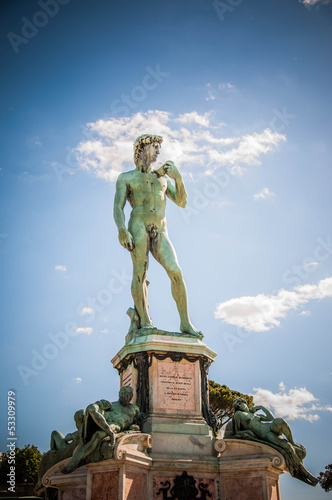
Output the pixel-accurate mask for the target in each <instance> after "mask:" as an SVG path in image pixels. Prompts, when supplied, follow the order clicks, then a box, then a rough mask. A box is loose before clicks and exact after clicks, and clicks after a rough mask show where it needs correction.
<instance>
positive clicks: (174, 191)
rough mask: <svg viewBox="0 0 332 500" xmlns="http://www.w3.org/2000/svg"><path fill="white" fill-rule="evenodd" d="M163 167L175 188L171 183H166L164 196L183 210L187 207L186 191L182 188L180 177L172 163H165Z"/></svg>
mask: <svg viewBox="0 0 332 500" xmlns="http://www.w3.org/2000/svg"><path fill="white" fill-rule="evenodd" d="M163 167H164V169H165V172H166V174H167V175H168V177H170V178H171V179H174V180H175V186H174V185H173V184H172V182H171V181H167V190H166V196H168V198H170V199H171V200H172V201H174V203H176V204H177V205H178V206H179V207H182V208H184V207H185V206H186V205H187V191H186V188H185V187H184V183H183V179H182V175H181V174H180V172H179V170H178V169H177V168H176V166H175V165H174V163H173V162H172V161H167V162H166V163H165V164H164V165H163Z"/></svg>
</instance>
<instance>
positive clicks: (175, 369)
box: [112, 329, 216, 458]
mask: <svg viewBox="0 0 332 500" xmlns="http://www.w3.org/2000/svg"><path fill="white" fill-rule="evenodd" d="M148 332H149V333H148V334H147V335H141V336H135V337H134V338H133V339H132V340H131V341H130V343H129V344H127V345H125V346H124V347H123V348H122V349H121V351H120V352H119V353H118V354H117V355H116V356H115V357H114V358H113V359H112V363H113V366H114V368H116V369H117V370H118V371H119V373H120V385H121V387H122V386H123V385H131V386H132V387H133V388H134V390H135V395H134V402H135V403H136V404H137V405H138V406H139V407H140V409H141V415H140V418H141V423H142V430H143V432H146V433H148V434H150V435H151V436H152V440H153V443H154V444H153V449H152V451H151V456H152V457H153V458H157V456H158V455H165V454H166V455H169V454H170V455H174V454H181V455H184V454H187V455H188V456H190V457H192V456H193V455H199V456H201V455H208V456H211V455H213V453H214V452H213V441H214V439H213V431H212V428H211V427H210V424H211V425H213V423H215V422H214V420H213V415H212V414H211V412H210V411H209V403H208V368H209V366H210V364H211V363H212V362H213V360H214V358H215V357H216V353H215V352H214V351H212V350H211V349H209V348H208V347H207V346H206V345H205V344H204V343H203V342H202V341H201V340H199V339H198V338H195V337H192V336H190V335H183V334H179V333H169V332H162V331H159V330H156V329H153V330H150V331H148Z"/></svg>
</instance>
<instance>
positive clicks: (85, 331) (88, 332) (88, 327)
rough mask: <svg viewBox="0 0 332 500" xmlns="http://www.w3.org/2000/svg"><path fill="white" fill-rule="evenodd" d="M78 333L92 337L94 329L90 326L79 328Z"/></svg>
mask: <svg viewBox="0 0 332 500" xmlns="http://www.w3.org/2000/svg"><path fill="white" fill-rule="evenodd" d="M76 332H77V333H86V334H87V335H91V333H92V332H93V329H92V328H91V327H90V326H86V327H82V326H79V327H77V328H76Z"/></svg>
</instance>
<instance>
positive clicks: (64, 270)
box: [55, 265, 67, 273]
mask: <svg viewBox="0 0 332 500" xmlns="http://www.w3.org/2000/svg"><path fill="white" fill-rule="evenodd" d="M55 270H56V271H61V272H63V273H65V272H66V271H67V268H66V266H60V265H58V266H55Z"/></svg>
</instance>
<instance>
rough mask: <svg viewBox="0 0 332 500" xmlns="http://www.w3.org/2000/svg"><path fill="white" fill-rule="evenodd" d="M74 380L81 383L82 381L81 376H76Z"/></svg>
mask: <svg viewBox="0 0 332 500" xmlns="http://www.w3.org/2000/svg"><path fill="white" fill-rule="evenodd" d="M73 380H75V382H76V383H77V384H80V383H81V382H82V379H81V377H75V378H73Z"/></svg>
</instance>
